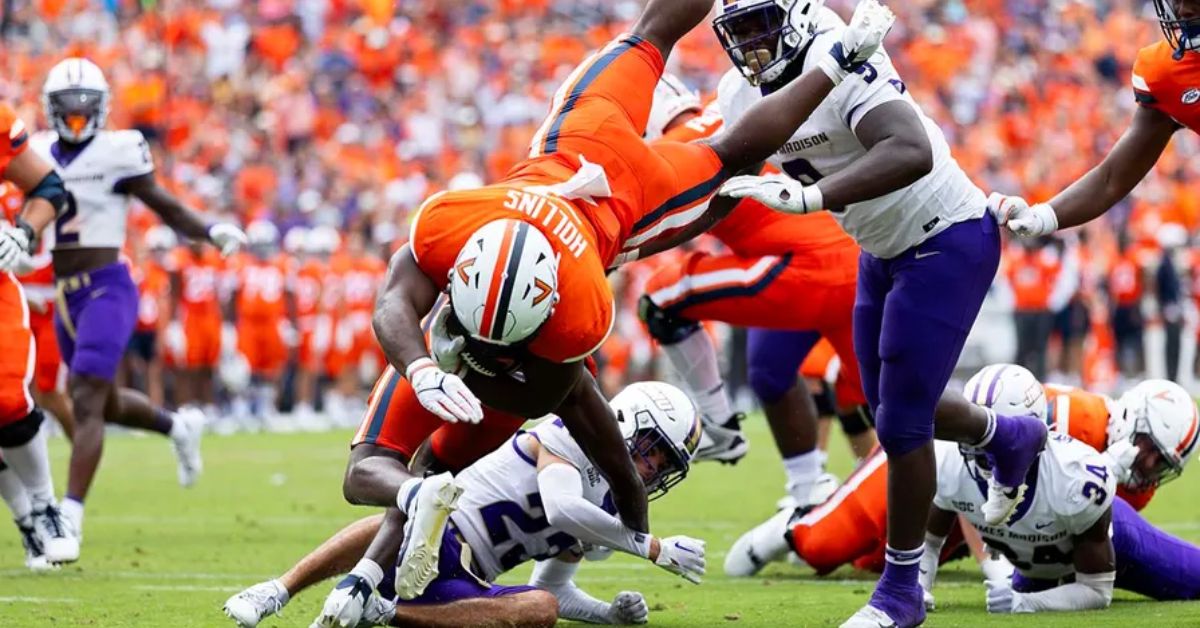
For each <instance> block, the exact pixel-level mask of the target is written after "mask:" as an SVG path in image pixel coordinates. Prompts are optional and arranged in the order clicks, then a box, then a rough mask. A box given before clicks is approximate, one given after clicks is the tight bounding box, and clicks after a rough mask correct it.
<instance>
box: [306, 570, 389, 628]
mask: <svg viewBox="0 0 1200 628" xmlns="http://www.w3.org/2000/svg"><path fill="white" fill-rule="evenodd" d="M373 595H375V591H374V590H372V588H371V584H370V583H369V582H367V581H366V580H364V579H363V578H362V576H357V575H354V574H349V575H347V576H346V577H345V578H342V580H341V582H338V583H337V586H335V587H334V588H333V591H330V592H329V595H328V596H327V597H326V598H325V605H324V606H323V607H322V608H321V614H320V615H317V618H316V619H315V620H314V621H313V623H312V626H311V627H310V628H354V627H355V626H358V625H359V622H360V621H361V620H362V618H363V611H364V610H365V608H366V605H367V600H368V599H369V598H370V597H371V596H373Z"/></svg>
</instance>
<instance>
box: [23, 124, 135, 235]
mask: <svg viewBox="0 0 1200 628" xmlns="http://www.w3.org/2000/svg"><path fill="white" fill-rule="evenodd" d="M57 142H58V134H57V133H54V132H52V131H42V132H40V133H38V134H36V135H34V136H33V137H31V138H30V140H29V144H30V146H31V147H32V148H33V150H34V151H36V152H37V154H38V156H39V157H41V158H42V159H45V160H46V162H47V163H50V164H54V169H55V170H57V171H58V175H59V176H60V177H62V179H63V182H64V183H65V184H66V186H67V190H68V191H70V192H71V195H72V196H73V197H74V198H75V202H74V204H73V205H72V204H69V205H68V206H67V207H66V209H64V210H63V213H62V214H61V215H60V216H59V217H58V219H57V220H56V221H55V223H54V248H55V249H66V248H121V247H122V246H124V244H125V219H126V216H127V214H128V211H129V201H130V197H129V195H127V194H120V193H118V192H116V187H117V186H118V185H119V184H120V183H121V182H122V181H125V180H126V179H132V178H134V177H139V176H142V175H145V174H149V173H151V172H154V159H153V157H151V156H150V146H149V144H147V143H146V138H144V137H142V133H141V131H134V130H127V131H108V130H101V131H98V132H97V133H96V135H95V136H94V137H93V138H92V140H91V142H89V143H88V144H87V145H86V146H84V147H83V150H81V151H79V152H78V153H74V154H71V153H70V152H68V151H65V150H63V149H64V148H65V147H64V146H60V145H58V144H57Z"/></svg>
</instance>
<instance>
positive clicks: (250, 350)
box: [237, 318, 287, 377]
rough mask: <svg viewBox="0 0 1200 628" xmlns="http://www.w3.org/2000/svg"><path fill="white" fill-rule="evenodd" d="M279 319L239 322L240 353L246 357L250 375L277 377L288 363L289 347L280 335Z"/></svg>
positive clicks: (244, 320)
mask: <svg viewBox="0 0 1200 628" xmlns="http://www.w3.org/2000/svg"><path fill="white" fill-rule="evenodd" d="M280 322H282V321H280V320H278V319H272V318H267V319H243V320H241V321H238V328H237V332H238V351H240V352H241V353H242V355H244V356H246V362H248V363H249V364H250V373H251V374H253V375H258V376H261V377H276V376H278V375H279V374H281V373H282V372H283V365H284V364H285V363H286V362H287V347H286V346H285V345H284V344H283V336H282V335H280V333H279V323H280Z"/></svg>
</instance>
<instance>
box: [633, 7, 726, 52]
mask: <svg viewBox="0 0 1200 628" xmlns="http://www.w3.org/2000/svg"><path fill="white" fill-rule="evenodd" d="M712 6H713V3H712V0H650V1H649V2H647V3H646V6H645V8H643V9H642V14H641V15H640V16H639V17H638V20H637V22H636V23H635V24H634V25H633V28H632V29H630V32H632V33H633V34H634V35H637V36H638V37H641V38H642V39H645V40H646V41H648V42H650V43H651V44H653V45H654V47H655V48H658V51H659V52H660V53H662V56H663V59H664V60H665V59H666V58H667V57H669V56H670V55H671V49H672V48H674V47H675V42H677V41H679V40H680V38H682V37H683V36H684V35H686V34H687V33H688V31H690V30H692V29H693V28H695V27H696V26H697V25H698V24H700V22H703V21H704V18H706V17H708V13H709V11H711V10H712Z"/></svg>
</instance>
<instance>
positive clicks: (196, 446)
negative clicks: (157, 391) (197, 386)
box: [171, 408, 204, 488]
mask: <svg viewBox="0 0 1200 628" xmlns="http://www.w3.org/2000/svg"><path fill="white" fill-rule="evenodd" d="M173 418H174V420H175V421H176V422H177V423H178V424H179V425H180V429H179V434H178V436H175V437H173V438H172V439H171V444H172V445H173V446H174V447H175V458H176V460H177V463H178V469H177V470H178V472H179V485H180V486H183V487H185V488H186V487H190V486H192V485H194V484H195V483H196V478H198V477H200V473H201V472H203V471H204V460H203V459H202V458H201V457H200V440H201V439H202V438H203V437H204V413H203V412H201V411H200V410H199V409H197V408H183V409H181V410H179V412H176V413H175V416H174V417H173Z"/></svg>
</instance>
